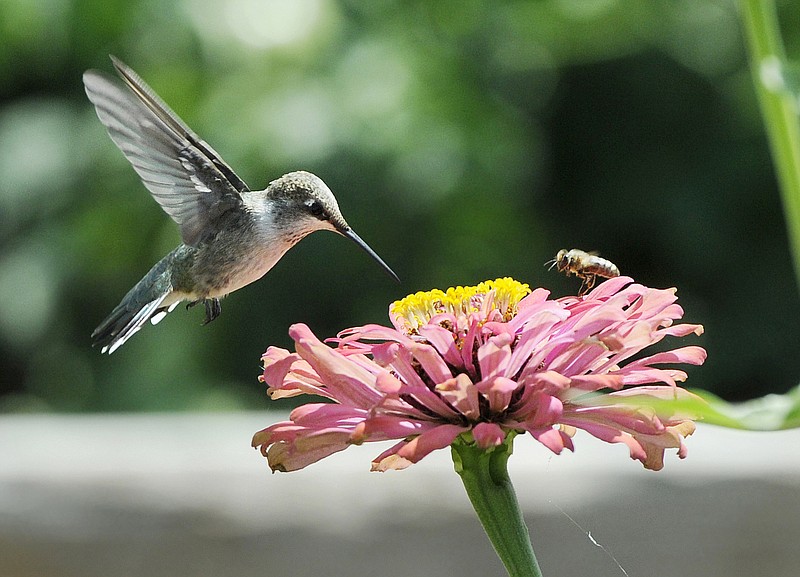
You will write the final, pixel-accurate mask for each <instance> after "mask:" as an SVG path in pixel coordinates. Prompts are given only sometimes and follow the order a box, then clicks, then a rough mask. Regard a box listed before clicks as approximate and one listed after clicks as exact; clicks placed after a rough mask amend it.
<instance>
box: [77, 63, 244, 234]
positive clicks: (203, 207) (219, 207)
mask: <svg viewBox="0 0 800 577" xmlns="http://www.w3.org/2000/svg"><path fill="white" fill-rule="evenodd" d="M111 60H112V61H113V62H114V67H115V68H116V69H117V72H118V73H119V75H120V76H121V77H122V79H123V80H124V81H125V84H126V87H123V86H122V85H120V83H119V82H117V81H115V80H114V79H112V78H111V77H109V76H107V75H106V74H103V73H102V72H98V71H95V70H88V71H86V72H85V73H84V75H83V83H84V85H85V87H86V94H87V95H88V96H89V100H91V101H92V104H94V106H95V109H96V110H97V116H98V117H99V118H100V121H101V122H102V123H103V124H104V125H105V127H106V129H107V130H108V134H109V136H111V139H112V140H113V141H114V143H115V144H116V145H117V146H118V147H119V149H120V150H121V151H122V153H123V154H124V155H125V157H126V158H127V159H128V160H129V161H130V163H131V164H132V165H133V168H134V170H136V172H137V173H138V175H139V177H140V178H141V179H142V182H143V183H144V185H145V186H146V187H147V189H148V190H149V191H150V193H151V194H152V195H153V198H155V199H156V201H157V202H158V204H160V205H161V208H163V209H164V211H166V213H167V214H168V215H169V216H170V217H172V219H173V220H174V221H175V222H176V223H178V226H179V227H180V230H181V237H182V238H183V242H184V243H186V244H188V245H197V244H198V243H199V242H200V241H201V240H202V239H203V238H204V237H205V236H206V235H208V234H209V233H211V232H214V231H215V230H216V229H217V223H218V222H219V219H220V217H221V216H222V215H223V214H225V213H226V212H228V211H230V210H232V209H238V208H240V207H241V205H242V197H241V194H240V193H243V192H247V191H249V189H248V188H247V185H246V184H245V183H244V182H243V181H242V179H240V178H239V177H238V176H237V175H236V174H235V173H234V172H233V170H231V168H230V167H229V166H228V165H227V164H226V163H225V161H223V160H222V159H221V158H220V157H219V155H218V154H217V153H216V152H215V151H214V149H212V148H211V147H210V146H209V145H208V144H206V143H205V142H204V141H203V140H202V139H201V138H200V137H199V136H197V135H196V134H195V133H194V132H192V130H191V129H190V128H189V127H188V126H187V125H186V124H185V123H184V122H183V121H182V120H181V119H180V118H178V115H177V114H175V113H174V112H172V110H170V108H169V107H168V106H167V105H166V104H165V103H164V101H163V100H161V98H159V96H158V95H157V94H156V93H155V92H153V90H152V89H151V88H150V87H149V86H148V85H147V84H146V83H145V82H144V81H143V80H142V79H141V78H140V77H139V75H138V74H136V73H135V72H134V71H133V70H131V69H130V68H128V67H127V66H126V65H125V64H123V63H122V62H121V61H119V60H117V59H116V58H114V57H113V56H112V57H111Z"/></svg>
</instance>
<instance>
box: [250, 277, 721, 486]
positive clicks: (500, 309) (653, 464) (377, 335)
mask: <svg viewBox="0 0 800 577" xmlns="http://www.w3.org/2000/svg"><path fill="white" fill-rule="evenodd" d="M548 296H549V292H548V291H546V290H545V289H541V288H539V289H536V290H534V291H533V292H531V291H530V289H529V287H528V285H524V284H521V283H519V282H517V281H514V280H512V279H508V278H505V279H497V280H495V281H487V282H484V283H481V284H479V285H477V286H474V287H456V288H450V289H448V290H447V291H440V290H433V291H429V292H424V293H416V294H414V295H410V296H408V297H406V298H405V299H403V300H400V301H397V302H395V303H393V304H392V305H391V307H390V309H389V315H390V319H391V322H392V324H393V325H394V328H389V327H384V326H380V325H366V326H363V327H356V328H352V329H348V330H345V331H342V332H341V333H340V334H339V335H338V337H337V338H334V339H330V341H331V342H332V343H335V345H336V346H335V348H333V347H331V346H328V345H326V344H324V343H322V342H321V341H320V340H319V339H318V338H317V337H316V336H314V334H313V333H312V332H311V330H310V329H309V328H308V327H307V326H306V325H304V324H296V325H293V326H292V327H291V328H290V329H289V334H290V336H291V337H292V339H293V340H294V341H295V349H296V351H297V352H295V353H290V352H289V351H287V350H285V349H280V348H275V347H270V348H269V349H268V350H267V352H266V353H265V354H264V356H263V360H264V374H263V380H264V381H265V382H266V383H267V385H268V390H267V392H268V394H269V395H270V397H271V398H273V399H277V398H282V397H291V396H295V395H300V394H313V395H319V396H321V397H326V398H328V399H330V400H331V401H334V403H312V404H306V405H302V406H300V407H298V408H297V409H295V410H294V411H292V413H291V415H290V417H289V421H285V422H281V423H277V424H275V425H272V426H270V427H267V428H266V429H264V430H262V431H259V432H258V433H256V434H255V436H254V438H253V446H255V447H260V448H261V451H262V453H263V454H264V455H265V456H266V457H267V459H268V462H269V465H270V467H271V468H272V469H273V470H280V471H293V470H297V469H300V468H303V467H305V466H306V465H309V464H310V463H313V462H316V461H318V460H320V459H322V458H323V457H326V456H328V455H330V454H332V453H335V452H337V451H341V450H343V449H346V448H347V447H348V446H349V445H351V444H360V443H363V442H369V441H385V440H391V439H396V440H398V441H399V442H398V443H397V444H395V445H394V446H393V447H391V448H390V449H388V450H386V451H384V452H383V453H382V454H380V455H379V456H378V457H376V458H375V460H374V461H373V463H372V468H373V470H380V471H383V470H387V469H403V468H405V467H407V466H409V465H410V464H412V463H416V462H417V461H419V460H420V459H422V458H423V457H424V456H425V455H427V454H428V453H430V452H431V451H434V450H436V449H441V448H444V447H447V446H449V445H450V444H452V443H453V442H454V441H455V440H456V439H457V438H458V437H459V436H460V435H464V436H465V437H463V438H468V439H469V440H470V441H474V442H475V443H476V444H477V445H478V446H479V447H481V448H484V449H489V448H491V447H494V446H498V445H500V444H502V443H503V442H504V440H505V439H506V437H507V436H508V435H509V434H516V433H520V432H528V433H530V434H531V435H532V436H533V437H534V438H535V439H537V440H538V441H539V442H540V443H542V444H543V445H545V446H546V447H548V448H549V449H550V450H551V451H553V452H554V453H556V454H558V453H560V452H561V451H562V450H563V449H564V448H567V449H570V450H574V448H573V443H572V436H573V435H574V433H575V430H576V429H583V430H584V431H586V432H588V433H589V434H591V435H593V436H595V437H597V438H598V439H601V440H603V441H606V442H609V443H624V444H625V445H627V446H628V449H629V450H630V455H631V457H632V458H633V459H637V460H639V461H641V462H642V463H643V464H644V466H645V467H646V468H648V469H654V470H658V469H661V467H663V464H664V451H665V449H668V448H675V449H677V452H678V456H679V457H680V458H683V457H685V456H686V446H685V445H684V443H683V439H684V437H686V436H688V435H690V434H691V433H692V432H693V431H694V428H695V425H694V423H693V422H692V421H691V420H689V417H688V416H687V415H680V414H677V413H676V412H675V411H674V410H668V409H666V408H665V407H668V406H669V405H668V404H665V403H664V401H665V400H669V399H685V398H687V397H690V396H692V395H691V393H689V392H687V391H685V390H684V389H681V388H678V387H677V385H676V382H678V381H683V380H685V379H686V373H684V372H683V371H680V370H677V369H673V368H657V367H656V365H662V364H665V363H688V364H693V365H699V364H702V363H703V361H704V360H705V358H706V353H705V351H704V350H703V349H702V348H700V347H696V346H687V347H683V348H678V349H674V350H671V351H667V352H660V353H656V354H653V355H651V356H645V357H642V358H637V359H636V360H630V359H631V358H632V357H633V356H634V355H637V354H638V353H639V352H640V351H642V349H644V348H645V347H647V346H649V345H652V344H654V343H657V342H659V341H660V340H661V339H663V338H664V337H666V336H675V337H682V336H686V335H688V334H690V333H694V334H698V335H699V334H701V333H702V331H703V329H702V326H700V325H691V324H673V321H675V320H677V319H680V318H681V316H682V314H683V310H682V309H681V307H680V306H678V305H677V304H676V300H677V297H676V296H675V289H667V290H658V289H651V288H647V287H645V286H642V285H640V284H635V283H633V282H632V279H630V278H627V277H618V278H615V279H612V280H609V281H607V282H605V283H603V284H602V285H600V286H599V287H597V288H596V289H594V290H593V291H592V292H591V293H589V294H588V295H586V296H585V297H565V298H560V299H555V300H551V299H549V298H548ZM628 386H632V388H626V387H628ZM602 391H608V392H602ZM648 401H652V403H651V404H652V406H649V405H648V403H647V402H648ZM665 413H669V414H665Z"/></svg>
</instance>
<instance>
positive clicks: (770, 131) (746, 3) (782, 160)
mask: <svg viewBox="0 0 800 577" xmlns="http://www.w3.org/2000/svg"><path fill="white" fill-rule="evenodd" d="M739 12H740V14H741V19H742V23H743V25H744V29H745V32H746V34H747V41H748V42H747V43H748V49H749V52H750V63H751V68H752V72H753V80H754V82H755V86H756V92H757V93H758V99H759V102H760V103H761V114H762V116H763V117H764V123H765V125H766V129H767V136H768V137H769V142H770V147H771V149H772V156H773V160H774V163H775V169H776V172H777V175H778V182H779V183H780V189H781V195H782V198H783V209H784V212H785V214H786V224H787V228H788V231H789V242H790V244H791V249H792V252H793V256H794V268H795V273H796V275H797V281H798V287H800V124H798V95H797V94H796V93H794V91H793V90H792V87H790V86H787V82H786V76H785V70H786V55H785V53H784V50H783V44H782V42H781V36H780V30H779V28H778V16H777V13H776V11H775V4H774V2H773V0H740V4H739Z"/></svg>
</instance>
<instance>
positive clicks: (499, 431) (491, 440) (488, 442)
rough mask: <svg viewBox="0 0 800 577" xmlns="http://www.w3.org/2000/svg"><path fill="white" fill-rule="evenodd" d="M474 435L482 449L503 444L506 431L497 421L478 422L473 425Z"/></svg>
mask: <svg viewBox="0 0 800 577" xmlns="http://www.w3.org/2000/svg"><path fill="white" fill-rule="evenodd" d="M472 436H473V437H474V439H475V443H476V444H477V445H478V446H479V447H480V448H481V449H490V448H492V447H498V446H500V445H502V444H503V441H505V439H506V432H505V431H504V430H503V428H502V427H501V426H500V425H497V424H495V423H478V424H477V425H475V426H474V427H472Z"/></svg>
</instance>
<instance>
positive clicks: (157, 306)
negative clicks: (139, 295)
mask: <svg viewBox="0 0 800 577" xmlns="http://www.w3.org/2000/svg"><path fill="white" fill-rule="evenodd" d="M168 294H169V293H168V292H166V293H164V294H162V295H160V296H159V297H158V298H157V299H155V300H152V301H150V302H148V303H145V304H144V305H141V304H139V303H137V302H135V300H134V299H129V298H127V297H126V298H125V299H123V301H122V302H121V303H120V304H119V305H117V307H116V308H115V309H114V310H113V311H112V312H111V314H110V315H108V317H107V318H106V320H104V321H103V322H102V323H100V326H98V327H97V328H96V329H95V330H94V332H93V333H92V346H95V347H96V346H99V347H102V348H101V349H100V352H102V353H108V354H109V355H110V354H111V353H113V352H114V351H116V350H117V349H118V348H119V347H121V346H122V345H124V344H125V341H127V340H128V339H129V338H131V337H132V336H133V335H134V333H136V331H138V330H139V329H140V328H142V325H144V323H145V322H147V320H148V319H152V322H153V324H156V323H157V322H158V321H160V320H161V319H162V318H164V316H165V315H166V314H167V313H168V312H169V311H171V310H172V309H173V308H175V305H177V304H178V303H173V305H172V306H170V307H169V308H166V307H161V303H162V302H164V299H165V298H167V295H168Z"/></svg>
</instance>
